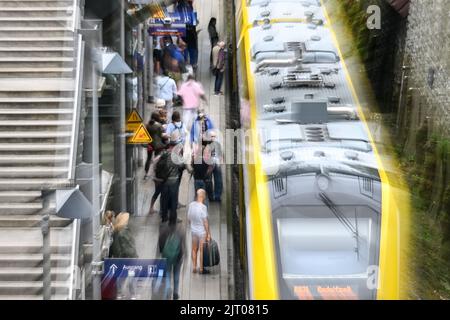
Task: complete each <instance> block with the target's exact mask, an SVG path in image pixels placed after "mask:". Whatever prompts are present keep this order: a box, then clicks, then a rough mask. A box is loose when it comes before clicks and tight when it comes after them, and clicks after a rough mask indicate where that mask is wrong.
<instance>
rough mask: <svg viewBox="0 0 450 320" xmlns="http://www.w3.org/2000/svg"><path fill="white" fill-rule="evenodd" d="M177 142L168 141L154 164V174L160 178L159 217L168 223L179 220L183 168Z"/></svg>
mask: <svg viewBox="0 0 450 320" xmlns="http://www.w3.org/2000/svg"><path fill="white" fill-rule="evenodd" d="M176 145H177V144H176V143H174V142H170V143H169V146H168V148H167V150H165V151H163V152H162V153H161V157H160V159H159V161H158V163H157V164H156V165H155V175H156V176H157V177H158V178H159V179H161V180H162V181H163V182H162V188H161V219H162V222H163V223H164V222H166V221H168V220H169V222H170V223H176V222H177V221H178V222H181V219H178V217H177V208H178V190H179V183H178V181H179V176H180V171H181V170H183V168H184V163H183V159H182V156H181V155H180V153H181V151H180V150H179V148H175V146H176Z"/></svg>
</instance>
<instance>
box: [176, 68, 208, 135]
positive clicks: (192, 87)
mask: <svg viewBox="0 0 450 320" xmlns="http://www.w3.org/2000/svg"><path fill="white" fill-rule="evenodd" d="M178 95H179V96H180V97H181V98H182V99H183V123H184V125H185V126H186V132H190V130H191V126H192V121H193V119H194V117H195V115H196V113H197V109H198V108H199V107H200V99H201V100H203V101H204V102H205V103H206V104H207V103H208V100H207V99H206V96H205V90H204V89H203V86H202V85H201V83H200V82H197V81H195V77H194V75H192V74H190V75H189V76H188V78H187V81H186V82H185V83H183V84H182V85H181V86H180V89H179V90H178Z"/></svg>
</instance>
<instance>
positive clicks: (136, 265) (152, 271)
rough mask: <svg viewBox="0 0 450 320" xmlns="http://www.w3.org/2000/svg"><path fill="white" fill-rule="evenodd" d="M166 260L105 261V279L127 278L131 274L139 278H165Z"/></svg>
mask: <svg viewBox="0 0 450 320" xmlns="http://www.w3.org/2000/svg"><path fill="white" fill-rule="evenodd" d="M165 270H166V259H116V258H114V259H105V262H104V274H103V278H115V279H117V278H125V277H128V275H129V272H130V273H134V277H138V278H154V277H162V276H164V271H165Z"/></svg>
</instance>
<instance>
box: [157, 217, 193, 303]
mask: <svg viewBox="0 0 450 320" xmlns="http://www.w3.org/2000/svg"><path fill="white" fill-rule="evenodd" d="M158 247H159V252H160V253H161V256H162V258H165V259H166V263H167V264H166V266H167V267H166V286H165V292H164V296H165V297H166V299H169V297H170V295H169V294H170V289H171V288H172V278H173V290H172V292H173V294H172V298H173V300H178V299H179V298H180V295H179V292H178V288H179V283H180V271H181V266H182V264H183V257H184V253H185V250H186V245H185V231H184V230H183V228H182V227H181V226H179V227H177V224H176V223H169V224H168V225H166V224H162V225H161V226H160V230H159V239H158Z"/></svg>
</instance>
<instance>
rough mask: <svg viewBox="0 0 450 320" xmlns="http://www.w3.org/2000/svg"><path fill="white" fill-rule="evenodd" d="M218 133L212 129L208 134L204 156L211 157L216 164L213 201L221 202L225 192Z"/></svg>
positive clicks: (214, 164) (213, 173)
mask: <svg viewBox="0 0 450 320" xmlns="http://www.w3.org/2000/svg"><path fill="white" fill-rule="evenodd" d="M216 138H217V135H216V132H214V130H212V131H211V132H210V133H209V134H208V139H207V146H206V147H205V149H206V151H205V152H204V157H206V158H209V159H211V160H210V161H207V162H209V163H210V164H211V165H213V166H214V168H213V172H212V177H213V182H214V183H213V185H214V188H213V190H214V191H213V195H214V196H213V201H217V202H221V201H222V192H223V180H222V169H221V167H220V165H221V163H222V157H223V153H222V146H221V145H220V143H219V142H218V141H217V140H216Z"/></svg>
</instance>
